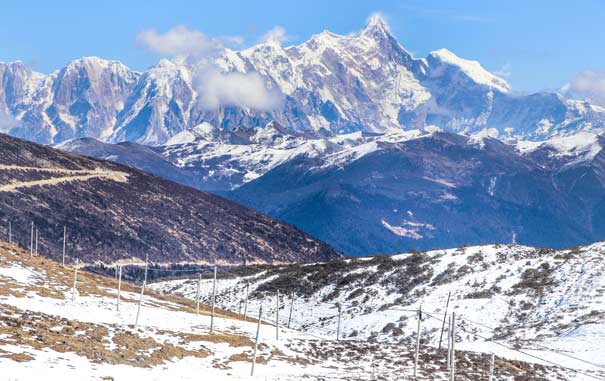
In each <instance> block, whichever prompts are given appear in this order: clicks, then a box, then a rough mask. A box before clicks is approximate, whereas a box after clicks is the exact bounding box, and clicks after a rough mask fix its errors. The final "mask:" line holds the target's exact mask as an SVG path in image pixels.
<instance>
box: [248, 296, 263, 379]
mask: <svg viewBox="0 0 605 381" xmlns="http://www.w3.org/2000/svg"><path fill="white" fill-rule="evenodd" d="M262 317H263V305H262V304H261V306H260V309H259V310H258V323H257V325H256V339H255V340H254V354H253V355H252V370H251V371H250V376H254V365H256V351H257V350H258V337H259V334H260V321H261V319H262Z"/></svg>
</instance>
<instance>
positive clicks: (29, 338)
mask: <svg viewBox="0 0 605 381" xmlns="http://www.w3.org/2000/svg"><path fill="white" fill-rule="evenodd" d="M73 279H74V269H73V268H72V267H66V268H63V267H62V266H61V265H60V264H57V263H56V262H53V261H50V260H48V259H45V258H41V257H36V256H34V257H30V255H29V253H28V252H27V251H25V250H22V249H20V248H18V247H16V246H14V245H8V244H6V243H5V242H0V312H1V313H0V366H1V367H2V372H3V377H5V378H6V379H9V380H19V381H21V380H32V379H40V378H46V379H61V380H69V381H71V380H74V381H75V380H78V381H81V380H89V379H90V380H115V381H123V380H132V379H144V378H151V379H154V380H194V379H199V377H200V374H203V375H204V377H207V378H209V379H212V380H217V381H220V380H317V381H319V380H326V379H330V380H367V381H369V380H401V379H408V378H411V374H412V369H413V353H414V352H413V348H414V346H413V344H411V343H404V342H402V343H397V344H392V343H382V342H376V341H373V340H370V341H368V340H355V339H346V340H342V339H341V340H340V341H336V340H335V339H334V337H330V336H332V335H329V336H328V335H324V334H311V333H305V332H301V331H299V330H294V329H288V328H286V327H284V326H283V325H282V326H281V327H280V328H279V338H278V337H276V327H275V326H274V325H272V324H271V319H272V316H271V315H270V309H268V310H267V313H266V314H263V315H262V316H263V323H262V324H261V325H260V335H259V345H258V354H257V363H256V367H255V371H254V377H250V376H249V375H250V372H251V361H252V352H253V345H254V339H255V335H256V329H257V321H255V320H254V318H253V317H252V318H251V317H250V316H248V317H247V319H246V320H247V321H246V320H244V317H243V316H241V315H238V314H234V313H230V312H227V311H224V310H222V309H219V308H217V309H216V310H215V318H214V320H213V328H214V330H213V332H212V333H211V332H209V330H210V321H211V308H209V306H208V305H201V306H200V314H199V315H196V310H195V303H193V302H192V301H188V300H186V299H183V298H178V297H175V296H168V295H165V294H161V293H159V292H157V291H152V290H149V289H146V290H145V293H144V294H143V299H142V306H141V308H140V315H139V318H138V321H137V314H138V312H137V311H138V307H137V303H138V301H139V300H141V299H140V297H141V294H140V290H141V288H140V285H134V284H131V283H127V282H122V284H121V290H120V304H119V310H118V307H117V287H118V282H117V281H116V280H114V279H111V278H106V277H101V276H98V275H94V274H91V273H88V272H86V271H82V270H81V271H78V275H77V278H76V279H77V282H76V289H75V292H74V289H73ZM203 294H204V295H205V296H207V293H206V290H204V292H203ZM265 307H268V304H266V305H265ZM256 313H258V310H256V311H255V312H254V314H255V316H256ZM250 314H252V311H250ZM135 323H137V324H135ZM420 348H421V350H420V354H421V356H420V362H419V368H418V378H417V379H418V380H427V381H428V380H446V379H447V370H446V364H445V352H444V351H437V350H435V349H434V348H431V347H430V346H426V345H425V344H422V345H421V347H420ZM456 363H457V369H458V373H457V378H456V379H457V380H462V381H471V380H472V381H474V380H477V379H479V378H483V377H486V376H487V373H488V369H489V358H488V356H486V355H481V354H480V353H475V352H467V351H457V352H456ZM496 368H497V370H498V376H497V377H496V380H510V379H515V380H523V379H536V378H539V379H544V380H552V381H555V380H562V379H574V380H591V379H592V378H591V377H589V376H582V375H578V374H576V373H575V372H574V371H571V370H566V369H563V368H558V367H552V366H544V365H540V364H532V363H525V362H521V361H516V360H506V359H502V358H499V359H498V360H497V362H496Z"/></svg>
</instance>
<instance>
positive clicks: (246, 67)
mask: <svg viewBox="0 0 605 381" xmlns="http://www.w3.org/2000/svg"><path fill="white" fill-rule="evenodd" d="M213 59H214V60H215V63H216V69H217V70H218V71H220V70H222V71H223V74H242V73H247V74H255V75H256V74H258V75H260V77H261V78H262V82H263V83H264V84H265V85H266V87H267V90H269V91H273V92H275V93H281V95H282V96H283V98H284V99H283V102H277V103H276V104H275V107H270V108H269V109H259V110H256V109H252V108H250V107H248V106H244V105H237V104H235V105H234V104H225V105H219V106H216V107H214V106H213V107H212V108H210V109H209V108H208V107H206V105H205V104H204V102H203V99H204V98H205V96H204V91H205V88H204V87H203V85H202V83H203V81H201V79H203V77H204V74H203V73H204V70H203V68H204V65H206V61H205V60H202V61H203V62H202V63H200V62H193V61H192V60H189V59H186V58H184V57H177V58H175V59H173V60H167V59H163V60H161V61H160V62H159V63H158V64H157V65H155V66H153V67H151V68H149V69H148V70H146V71H144V72H143V73H139V72H136V71H133V70H130V69H129V68H127V67H126V66H124V65H122V64H120V63H119V62H116V61H110V60H104V59H101V58H98V57H84V58H82V59H79V60H75V61H73V62H70V63H69V64H67V65H66V66H65V67H63V68H61V69H59V70H57V71H55V72H53V73H51V74H49V75H46V76H44V75H42V74H39V73H36V72H33V71H31V70H29V69H28V68H26V67H25V66H24V65H23V64H22V63H20V62H15V63H8V64H6V63H0V78H2V79H3V80H2V82H1V83H2V86H0V110H2V112H3V113H7V114H9V115H10V116H12V117H14V118H15V119H16V123H12V124H11V125H10V127H6V129H7V130H8V131H10V133H11V134H13V135H15V136H18V137H23V138H26V139H30V140H34V141H36V142H40V143H45V144H48V143H51V144H57V143H60V142H63V141H65V140H68V139H72V138H75V137H92V138H96V139H100V140H102V141H105V142H121V141H134V142H138V143H142V144H149V145H162V144H165V143H166V142H168V141H170V139H171V138H172V137H173V136H175V135H177V134H179V133H181V132H183V131H187V130H190V129H193V128H194V127H196V126H198V125H200V124H203V123H210V124H212V125H214V126H220V128H221V129H225V130H229V131H234V130H236V129H239V128H245V129H253V128H256V127H258V126H264V125H266V124H268V123H270V122H276V123H278V124H280V125H282V126H284V128H286V129H287V130H290V131H298V132H305V133H309V134H312V135H315V137H325V136H327V135H335V134H346V133H351V132H355V131H365V132H387V131H389V130H391V129H399V130H414V129H423V128H425V127H427V126H431V125H437V126H438V127H439V128H441V129H443V130H445V131H454V132H464V133H469V134H472V133H475V132H477V131H481V130H484V129H495V130H497V131H498V132H499V134H500V136H506V137H516V138H522V139H524V140H543V139H545V138H550V137H554V136H567V135H570V134H575V133H577V132H578V131H592V132H597V133H599V132H602V131H603V130H604V126H605V109H603V108H601V107H598V106H595V105H591V104H589V103H588V102H584V101H578V100H570V99H565V98H563V97H562V96H560V95H558V94H554V93H535V94H529V95H522V94H515V93H514V92H513V91H512V89H511V87H510V85H509V84H508V83H507V82H506V81H505V80H504V79H502V78H499V77H497V76H496V75H494V74H492V73H490V72H489V71H487V70H485V69H484V68H483V67H482V66H481V65H480V63H479V62H477V61H471V60H466V59H463V58H460V57H458V56H456V55H455V54H454V53H452V52H450V51H448V50H446V49H440V50H437V51H434V52H431V53H430V54H429V55H428V56H427V57H424V58H416V57H414V56H413V55H412V54H411V53H410V52H409V51H407V50H406V49H405V48H404V47H403V46H402V45H401V44H400V43H399V42H398V41H397V39H396V38H395V37H394V36H393V34H392V33H391V32H390V30H389V28H388V25H387V24H386V22H385V21H384V20H382V19H381V18H380V17H379V16H374V17H372V18H371V19H370V20H369V22H368V24H367V25H366V27H365V28H364V29H363V30H362V31H360V32H355V33H351V34H346V35H339V34H335V33H332V32H329V31H324V32H321V33H318V34H316V35H313V36H312V37H311V38H310V39H309V40H308V41H305V42H303V43H301V44H298V45H293V46H281V45H280V44H279V43H277V42H276V41H270V42H267V43H262V44H258V45H254V46H251V47H249V48H246V49H244V50H242V51H234V50H229V49H227V50H225V51H224V52H223V53H222V54H219V56H218V57H216V58H215V57H213ZM200 73H202V74H200ZM87 83H89V84H90V86H86V85H85V84H87ZM278 103H279V104H278ZM13 124H14V125H13Z"/></svg>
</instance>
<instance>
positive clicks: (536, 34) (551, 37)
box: [0, 0, 605, 91]
mask: <svg viewBox="0 0 605 381" xmlns="http://www.w3.org/2000/svg"><path fill="white" fill-rule="evenodd" d="M373 12H381V13H382V14H384V15H385V16H386V18H387V20H388V22H389V24H390V26H391V30H392V32H393V33H394V34H395V35H396V36H397V38H398V39H399V41H400V42H401V44H402V45H403V46H405V47H406V48H407V49H408V50H410V51H412V52H413V53H414V54H415V55H416V56H424V55H426V54H427V53H428V52H430V51H431V50H436V49H439V48H442V47H445V48H447V49H449V50H451V51H453V52H455V53H456V54H457V55H459V56H461V57H463V58H469V59H477V60H479V61H480V62H481V63H482V64H483V65H484V66H485V67H486V68H487V69H488V70H490V71H494V72H498V73H500V74H501V75H503V76H505V78H506V80H508V81H509V82H510V83H511V84H512V86H513V88H514V89H515V90H517V91H539V90H544V89H556V88H559V87H560V86H561V85H563V84H564V83H566V82H567V81H570V80H571V79H572V78H574V77H575V76H576V75H577V74H578V73H580V72H583V71H585V70H593V71H597V72H598V71H604V70H605V27H604V26H603V21H604V20H605V3H603V2H602V1H597V0H577V1H575V2H571V1H560V0H554V1H542V0H534V1H527V0H526V1H518V0H507V1H488V0H484V1H478V0H458V1H430V0H425V1H416V0H413V1H412V0H410V1H379V0H378V1H340V0H331V1H325V0H324V1H314V0H307V1H283V0H280V1H272V0H256V1H243V0H242V1H235V0H233V1H231V0H221V1H211V2H209V1H184V0H171V1H153V0H148V1H135V0H121V1H113V0H111V1H102V0H99V1H94V2H88V1H10V0H9V1H7V3H5V4H3V7H2V12H1V20H2V22H0V40H1V41H2V43H1V44H0V61H12V60H17V59H20V60H22V61H24V62H25V63H27V64H29V65H31V66H32V67H34V68H35V69H36V70H39V71H42V72H45V73H48V72H50V71H52V70H54V69H56V68H58V67H60V66H61V65H64V64H65V63H66V62H68V61H69V60H72V59H74V58H78V57H81V56H84V55H96V56H100V57H103V58H110V59H117V60H120V61H122V62H124V63H125V64H127V65H128V66H130V67H132V68H134V69H138V70H142V69H144V68H146V67H148V66H150V65H152V64H154V63H155V62H157V60H158V58H159V57H158V56H157V55H154V54H151V53H150V52H148V51H147V50H145V49H144V48H143V47H141V46H137V44H136V42H135V40H136V36H137V34H138V33H140V32H141V31H143V30H145V29H150V28H153V29H155V30H156V31H157V32H158V33H163V32H166V31H167V30H169V29H170V28H172V27H174V26H176V25H186V26H188V27H189V28H192V29H196V30H200V31H202V32H204V33H205V34H207V35H209V36H240V37H243V38H244V46H246V45H250V44H253V43H255V42H257V41H259V39H261V36H262V35H263V34H264V33H266V32H267V30H269V29H271V28H273V27H275V26H281V27H283V28H284V29H285V30H286V34H287V35H288V36H289V37H290V40H289V41H288V42H287V43H286V44H288V43H297V42H300V41H303V40H305V39H307V38H308V37H309V36H311V35H312V34H314V33H318V32H320V31H322V30H324V29H328V30H331V31H333V32H336V33H349V32H352V31H355V30H359V29H361V28H362V27H363V26H364V23H365V20H366V18H367V17H368V15H370V14H372V13H373Z"/></svg>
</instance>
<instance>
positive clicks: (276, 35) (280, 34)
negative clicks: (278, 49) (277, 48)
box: [261, 26, 292, 45]
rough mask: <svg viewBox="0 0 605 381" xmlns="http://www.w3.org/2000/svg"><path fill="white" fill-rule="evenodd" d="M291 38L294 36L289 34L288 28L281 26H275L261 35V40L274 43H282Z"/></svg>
mask: <svg viewBox="0 0 605 381" xmlns="http://www.w3.org/2000/svg"><path fill="white" fill-rule="evenodd" d="M291 39H292V37H290V36H288V34H287V33H286V29H285V28H284V27H281V26H275V27H273V28H271V29H269V30H268V31H267V32H266V33H265V34H263V36H262V37H261V40H262V41H263V42H273V43H277V44H280V45H281V44H283V43H284V42H287V41H289V40H291Z"/></svg>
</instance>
